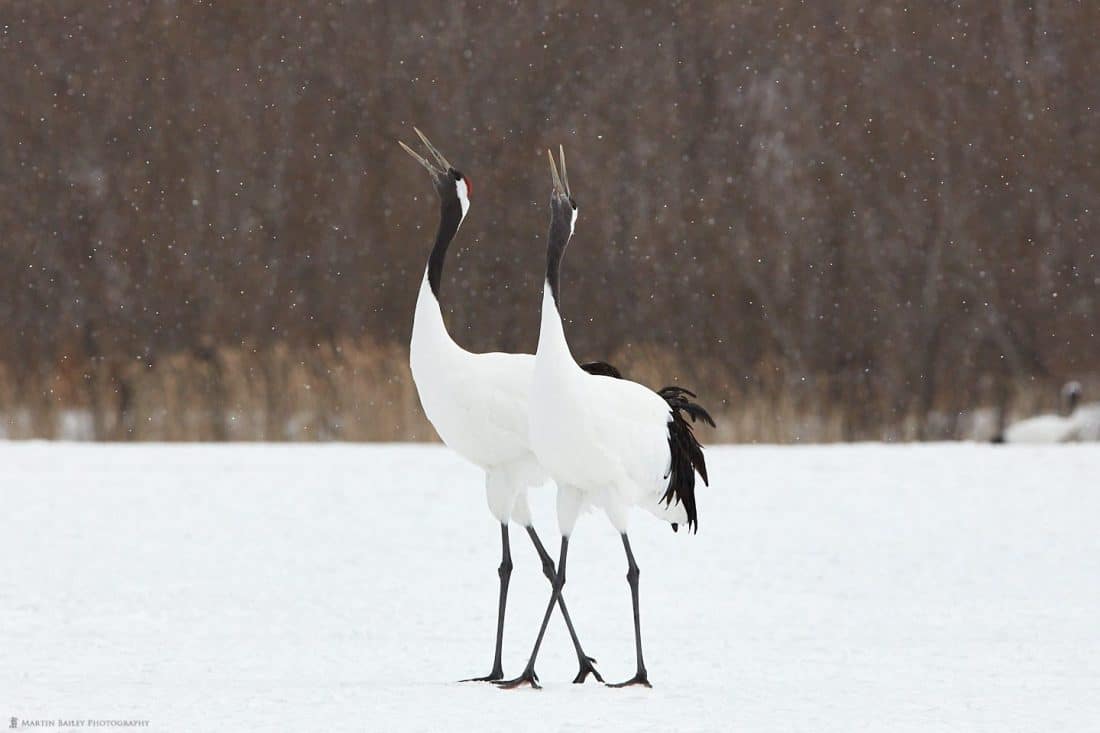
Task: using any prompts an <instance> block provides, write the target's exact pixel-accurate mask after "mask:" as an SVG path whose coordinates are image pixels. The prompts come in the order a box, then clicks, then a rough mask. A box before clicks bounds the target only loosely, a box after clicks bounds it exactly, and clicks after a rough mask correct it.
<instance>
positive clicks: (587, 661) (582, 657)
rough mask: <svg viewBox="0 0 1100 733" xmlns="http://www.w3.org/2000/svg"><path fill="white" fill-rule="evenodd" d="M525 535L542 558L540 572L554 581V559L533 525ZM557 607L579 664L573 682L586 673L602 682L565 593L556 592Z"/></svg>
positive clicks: (584, 677) (586, 676) (580, 679)
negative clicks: (574, 626)
mask: <svg viewBox="0 0 1100 733" xmlns="http://www.w3.org/2000/svg"><path fill="white" fill-rule="evenodd" d="M527 535H528V536H529V537H530V538H531V542H532V543H533V544H534V545H535V551H536V552H538V554H539V559H541V560H542V574H543V575H545V576H546V579H547V580H549V581H550V583H551V585H552V584H553V583H554V578H555V577H556V576H557V573H556V572H555V571H554V561H553V560H551V559H550V553H548V552H547V551H546V548H545V547H543V546H542V540H540V539H539V536H538V534H537V533H536V532H535V528H534V527H528V528H527ZM558 608H560V609H561V615H562V617H563V618H564V619H565V625H566V627H567V628H568V629H569V638H571V639H572V640H573V649H574V650H576V652H577V664H578V665H579V666H580V671H578V672H577V676H576V677H574V678H573V683H574V684H580V683H582V682H584V681H585V680H586V679H588V675H592V676H593V677H595V678H596V679H597V680H599V681H600V682H603V677H601V676H600V673H599V672H597V671H596V667H595V666H594V665H595V664H596V660H595V659H593V658H592V657H590V656H588V655H587V654H585V653H584V649H583V648H582V647H581V641H580V639H578V638H577V631H576V629H574V628H573V619H571V618H569V609H567V608H566V607H565V595H564V594H562V593H559V594H558Z"/></svg>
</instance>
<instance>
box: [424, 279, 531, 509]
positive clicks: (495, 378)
mask: <svg viewBox="0 0 1100 733" xmlns="http://www.w3.org/2000/svg"><path fill="white" fill-rule="evenodd" d="M409 365H410V367H411V369H412V375H413V381H414V382H415V383H416V389H417V393H418V394H419V395H420V403H421V405H422V406H423V408H424V414H425V415H427V417H428V420H429V421H430V422H431V423H432V426H433V427H434V428H435V430H436V432H437V433H438V434H439V437H440V439H441V440H442V441H443V442H444V443H446V444H447V446H448V447H449V448H451V449H452V450H454V451H455V452H457V453H458V454H459V455H461V456H462V457H463V458H465V459H466V460H468V461H470V462H471V463H473V464H475V465H477V466H480V467H481V468H483V469H485V471H486V493H487V499H488V502H489V508H490V510H491V511H492V512H493V514H494V515H495V516H496V517H497V519H499V520H500V521H502V522H507V521H508V520H509V519H510V518H511V519H515V520H516V521H518V522H521V523H524V524H527V523H529V522H530V514H529V511H528V509H527V502H526V495H525V493H524V490H525V489H527V488H528V487H531V486H538V485H541V484H543V483H545V482H546V480H547V476H546V472H545V471H544V470H543V469H542V467H541V466H539V463H538V461H537V460H536V459H535V456H534V454H533V453H532V452H531V449H530V444H529V441H528V435H527V430H528V398H529V396H530V393H531V380H532V377H533V374H534V368H535V357H534V356H532V355H531V354H504V353H498V352H494V353H486V354H475V353H472V352H469V351H467V350H465V349H463V348H462V347H461V346H459V345H458V344H456V343H455V342H454V340H453V339H452V338H451V337H450V335H449V334H448V333H447V329H446V326H445V324H444V322H443V314H442V312H441V311H440V308H439V302H438V300H437V299H436V297H435V295H434V294H433V293H432V291H431V287H430V286H429V284H428V279H427V277H425V278H424V281H423V283H422V284H421V287H420V295H419V297H418V299H417V304H416V315H415V316H414V319H413V332H412V341H411V343H410V346H409ZM517 499H519V501H517Z"/></svg>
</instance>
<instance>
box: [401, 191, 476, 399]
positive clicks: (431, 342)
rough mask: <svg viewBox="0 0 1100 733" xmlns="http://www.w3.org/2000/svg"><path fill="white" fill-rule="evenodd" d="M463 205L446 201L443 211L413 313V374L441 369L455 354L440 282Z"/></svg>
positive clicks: (461, 215) (411, 346)
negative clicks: (447, 359)
mask: <svg viewBox="0 0 1100 733" xmlns="http://www.w3.org/2000/svg"><path fill="white" fill-rule="evenodd" d="M462 217H463V208H462V205H461V203H460V202H459V201H457V200H454V201H446V200H444V202H443V204H442V206H441V207H440V212H439V231H437V232H436V235H435V245H434V246H433V247H432V253H431V255H430V256H429V257H428V267H427V269H426V270H425V272H424V279H423V280H422V281H421V283H420V294H419V295H418V296H417V298H416V313H415V314H414V315H413V329H412V341H411V343H410V346H409V358H410V361H411V362H412V366H413V377H414V379H416V378H417V374H418V372H421V371H422V370H431V369H433V368H439V366H440V359H441V358H443V357H444V356H445V355H448V354H452V353H454V352H455V351H456V350H457V349H458V345H457V344H456V343H455V342H454V339H452V338H451V335H450V334H449V333H447V325H446V324H445V323H444V322H443V311H442V309H441V308H440V305H439V283H440V280H441V279H442V277H443V261H444V259H446V257H447V247H448V246H449V245H450V243H451V240H452V239H454V236H455V233H456V232H457V231H458V227H459V225H460V224H461V223H462Z"/></svg>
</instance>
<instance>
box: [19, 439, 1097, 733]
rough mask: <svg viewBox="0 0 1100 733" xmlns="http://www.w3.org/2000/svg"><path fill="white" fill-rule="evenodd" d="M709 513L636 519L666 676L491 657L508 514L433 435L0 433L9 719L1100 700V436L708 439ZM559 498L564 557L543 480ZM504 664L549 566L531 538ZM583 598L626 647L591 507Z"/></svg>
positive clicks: (389, 722)
mask: <svg viewBox="0 0 1100 733" xmlns="http://www.w3.org/2000/svg"><path fill="white" fill-rule="evenodd" d="M707 455H708V459H709V461H708V462H709V464H710V467H711V475H712V477H713V478H714V482H713V485H712V486H711V487H710V488H709V489H701V495H700V502H699V503H700V506H701V509H700V516H701V521H700V532H699V534H698V535H697V536H687V535H685V534H684V533H683V532H681V533H680V534H676V535H674V534H673V533H672V532H671V531H669V530H668V528H667V527H663V526H659V525H657V524H656V522H655V521H654V520H652V519H650V518H649V517H647V516H645V515H641V514H639V515H638V516H637V518H636V521H635V530H634V531H633V533H632V535H633V537H632V539H633V545H634V548H635V552H636V554H637V557H638V562H639V565H640V566H641V569H642V576H641V584H642V585H641V593H642V625H643V633H644V635H645V642H646V660H647V664H648V666H649V671H650V677H651V679H652V681H653V683H654V689H652V690H644V689H627V690H613V689H609V688H605V687H601V686H598V685H596V684H594V683H591V682H590V683H589V684H587V685H585V686H583V687H582V686H574V685H572V684H570V680H571V679H572V676H573V673H574V665H575V662H574V659H573V655H572V649H571V647H570V645H569V643H568V637H567V635H566V634H565V631H564V628H563V625H562V623H561V621H560V617H557V616H555V621H554V623H553V624H552V625H551V630H550V633H549V635H548V638H547V642H546V644H545V646H544V652H543V655H542V657H541V661H540V664H539V668H538V670H539V674H540V676H541V678H542V681H543V683H544V685H545V688H544V689H543V690H541V691H533V690H519V691H502V690H498V689H495V688H493V687H491V686H486V685H479V684H459V683H457V682H455V680H457V679H459V678H463V677H469V676H473V675H480V674H485V673H486V672H488V670H489V664H490V661H491V651H492V634H493V629H494V615H495V604H496V582H497V577H496V566H497V563H498V562H499V556H498V552H499V546H498V532H497V529H496V527H495V526H494V523H493V521H492V520H491V518H490V516H489V514H488V512H487V511H486V509H485V507H484V499H483V496H482V491H481V477H480V475H479V473H478V472H477V471H476V470H474V469H473V468H471V467H469V466H467V465H465V464H463V463H462V462H461V461H460V460H459V459H457V458H455V457H454V456H452V455H451V454H450V453H448V452H447V451H446V450H445V449H443V448H439V447H427V446H352V445H326V446H303V445H293V446H290V445H274V446H219V447H210V446H186V445H184V446H133V447H129V446H127V447H122V446H102V445H74V444H43V443H37V444H36V443H22V444H0V506H2V507H3V525H2V527H0V580H2V582H0V660H2V661H0V722H2V726H0V727H2V728H4V729H6V728H7V727H8V717H9V716H17V717H19V718H20V719H23V720H36V719H50V720H57V719H65V718H79V719H88V718H96V719H141V720H148V721H149V726H148V728H147V730H152V731H199V730H202V731H260V730H263V731H303V730H310V731H321V730H332V731H345V730H347V731H351V730H358V731H375V730H378V731H383V730H385V731H389V730H448V731H450V730H455V731H459V730H478V731H494V730H509V731H517V730H518V731H523V730H589V729H597V728H602V729H610V730H653V731H668V730H751V731H770V730H777V731H789V730H807V731H830V730H835V731H855V730H882V731H929V730H959V731H972V730H988V731H998V732H1001V731H1013V730H1020V731H1055V730H1074V731H1079V730H1089V729H1091V730H1096V729H1097V727H1098V726H1100V531H1098V520H1100V447H1097V446H1093V445H1074V446H1055V447H1033V448H1019V447H1006V446H1000V447H994V446H985V445H912V446H897V447H886V446H880V445H860V446H837V447H737V448H733V447H731V448H713V449H711V450H710V451H709V452H708V454H707ZM535 504H536V506H535V508H536V517H537V521H538V522H539V525H538V526H539V528H540V529H541V531H542V533H543V536H544V538H545V539H546V540H547V544H548V545H549V546H550V549H551V552H552V553H553V554H555V556H556V554H557V549H556V548H557V539H556V532H555V524H554V522H553V520H552V514H551V511H550V509H551V507H552V501H551V498H550V492H549V491H548V490H546V491H544V492H542V493H540V495H539V497H538V499H537V500H536V502H535ZM512 536H513V556H514V560H515V565H516V569H515V572H514V574H513V577H512V595H511V601H510V605H509V613H508V625H507V630H506V634H505V652H506V655H505V672H506V673H511V674H515V673H518V672H519V671H520V668H521V667H522V663H523V660H524V659H525V658H526V655H527V652H528V649H529V647H530V644H531V642H532V640H533V637H534V634H535V631H536V628H537V624H538V621H539V619H540V617H541V613H542V608H543V604H544V603H545V601H546V599H547V596H548V586H547V584H546V582H545V580H544V579H543V578H542V576H541V574H540V572H539V568H538V565H537V563H536V562H535V555H534V552H533V551H532V550H531V548H530V545H529V544H528V543H527V541H526V537H525V536H524V535H523V534H522V533H520V532H518V531H513V535H512ZM570 560H571V563H570V568H569V574H568V575H569V583H568V585H567V586H566V598H567V600H568V601H569V604H570V610H571V611H572V613H573V617H574V620H575V621H576V623H577V628H578V631H579V633H580V635H581V639H582V641H583V642H584V643H585V646H586V648H587V650H588V652H589V653H590V654H592V655H593V656H595V657H596V658H598V659H599V662H600V665H599V666H600V669H601V670H602V672H603V674H604V675H605V676H606V677H607V678H608V679H609V680H616V679H625V678H626V677H628V676H629V675H630V674H631V673H632V671H633V669H632V659H633V640H632V631H631V625H630V599H629V592H628V588H627V584H626V581H625V579H624V574H625V570H626V563H625V560H624V558H623V557H622V551H621V545H620V544H619V541H618V538H617V537H616V536H615V535H614V533H613V531H612V530H611V529H610V526H609V525H608V523H607V522H606V520H605V519H604V518H603V517H601V516H599V515H589V516H587V517H584V518H582V520H581V522H580V524H579V526H578V529H577V533H576V535H575V536H574V540H573V543H572V545H571V552H570Z"/></svg>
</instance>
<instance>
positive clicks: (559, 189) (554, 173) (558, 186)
mask: <svg viewBox="0 0 1100 733" xmlns="http://www.w3.org/2000/svg"><path fill="white" fill-rule="evenodd" d="M546 157H547V158H549V159H550V177H551V178H553V179H554V194H555V195H558V196H569V192H568V191H566V189H565V185H564V184H563V183H562V181H561V176H559V175H558V166H557V165H556V164H555V163H554V154H553V153H551V152H550V151H549V150H547V151H546Z"/></svg>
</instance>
